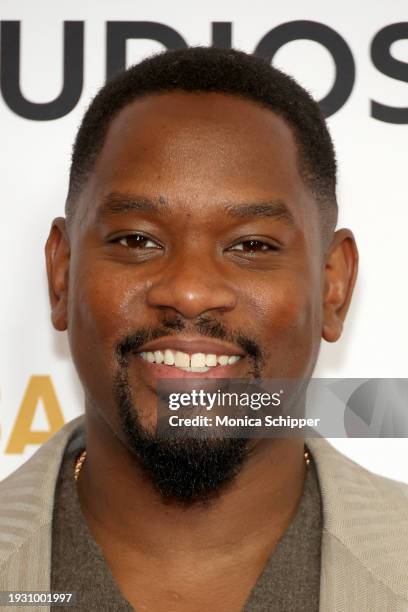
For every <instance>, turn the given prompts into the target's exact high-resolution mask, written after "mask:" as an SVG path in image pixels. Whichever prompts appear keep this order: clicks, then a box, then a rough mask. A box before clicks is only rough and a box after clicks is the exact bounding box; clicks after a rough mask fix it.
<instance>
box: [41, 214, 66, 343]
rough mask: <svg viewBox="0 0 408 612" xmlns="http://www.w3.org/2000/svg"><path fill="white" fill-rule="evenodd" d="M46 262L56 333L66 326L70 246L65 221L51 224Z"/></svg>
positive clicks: (57, 220)
mask: <svg viewBox="0 0 408 612" xmlns="http://www.w3.org/2000/svg"><path fill="white" fill-rule="evenodd" d="M45 257H46V261H47V275H48V293H49V296H50V303H51V320H52V323H53V325H54V327H55V329H57V330H58V331H65V330H66V329H67V325H68V312H67V306H68V283H69V259H70V246H69V239H68V234H67V229H66V224H65V219H63V218H62V217H58V218H57V219H54V221H53V222H52V226H51V230H50V234H49V236H48V240H47V243H46V245H45Z"/></svg>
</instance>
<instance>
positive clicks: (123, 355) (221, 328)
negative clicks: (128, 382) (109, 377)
mask: <svg viewBox="0 0 408 612" xmlns="http://www.w3.org/2000/svg"><path fill="white" fill-rule="evenodd" d="M186 330H187V324H186V322H185V321H184V320H183V319H182V318H181V317H176V318H174V319H166V320H164V321H163V323H162V324H161V325H160V326H158V327H140V328H139V329H137V330H135V332H134V333H132V334H129V335H127V336H126V337H125V338H123V339H122V340H121V341H120V342H119V343H118V344H117V346H116V356H117V359H118V361H119V363H120V364H121V365H126V364H127V361H128V359H129V357H130V356H131V355H134V354H135V353H137V352H138V351H139V349H140V348H141V347H142V346H143V345H144V344H145V343H146V342H151V341H152V340H157V339H158V338H162V337H163V336H168V335H169V331H170V332H173V333H172V334H171V335H174V336H176V335H177V334H179V333H181V332H184V331H186ZM189 331H194V332H195V333H197V334H198V335H201V336H203V337H207V338H216V339H217V340H225V341H226V342H231V343H232V344H237V345H238V346H240V347H241V348H242V350H243V351H245V353H246V354H247V355H248V356H249V357H251V358H252V359H254V360H255V361H256V362H258V363H259V362H262V361H263V354H262V349H261V347H260V346H259V344H258V342H257V341H256V340H254V339H253V338H250V337H249V336H247V335H246V334H245V333H244V332H242V331H241V330H234V331H230V330H228V329H227V328H226V327H225V325H224V324H223V323H221V322H220V321H217V320H215V319H212V318H210V317H204V316H201V317H199V318H198V319H197V321H196V323H195V325H194V327H193V329H192V330H189Z"/></svg>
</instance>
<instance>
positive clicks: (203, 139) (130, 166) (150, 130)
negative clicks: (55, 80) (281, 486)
mask: <svg viewBox="0 0 408 612" xmlns="http://www.w3.org/2000/svg"><path fill="white" fill-rule="evenodd" d="M112 192H114V193H137V194H139V195H142V196H147V197H154V198H164V199H166V201H168V202H171V203H173V204H174V205H175V206H176V205H177V206H180V207H181V208H185V207H190V208H191V206H195V209H196V210H197V211H198V210H199V209H200V208H201V207H203V206H205V207H206V209H207V210H208V207H211V205H214V206H217V211H220V204H221V203H222V202H225V203H231V202H232V203H234V202H242V201H245V200H247V199H249V200H252V201H255V200H257V201H262V200H268V199H271V198H272V199H279V200H284V201H285V202H287V203H288V206H289V207H290V208H292V211H291V212H292V213H293V214H294V216H296V217H298V218H299V221H301V218H303V217H304V216H305V211H306V210H307V208H308V206H309V204H310V202H309V201H310V200H311V195H310V194H309V193H308V191H307V189H306V187H305V185H304V183H303V180H302V179H301V176H300V174H299V168H298V155H297V145H296V141H295V138H294V135H293V133H292V130H291V128H290V127H289V126H288V124H287V123H286V122H285V121H284V120H283V119H282V118H281V117H279V116H278V115H276V114H275V113H273V112H272V111H271V110H269V109H267V108H264V107H262V106H260V105H258V104H256V103H255V102H252V101H248V100H246V99H241V98H238V97H236V96H230V95H224V94H219V93H182V92H175V93H166V94H155V95H150V96H145V97H143V98H140V99H137V100H135V101H134V102H132V103H130V104H129V105H127V106H126V107H125V108H124V109H123V110H122V111H121V112H120V113H119V114H118V115H117V116H116V117H115V118H114V119H113V121H112V122H111V125H110V126H109V129H108V132H107V134H106V138H105V142H104V146H103V148H102V151H101V153H100V154H99V156H98V159H97V162H96V164H95V167H94V170H93V172H92V175H91V177H90V180H89V181H88V185H87V187H86V189H85V194H86V195H87V196H88V197H87V198H86V199H87V205H88V206H92V207H97V206H98V203H100V202H102V201H103V200H104V199H105V198H106V197H107V196H108V194H109V193H112Z"/></svg>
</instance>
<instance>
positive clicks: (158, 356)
mask: <svg viewBox="0 0 408 612" xmlns="http://www.w3.org/2000/svg"><path fill="white" fill-rule="evenodd" d="M140 356H141V357H142V359H144V360H145V361H149V362H150V363H164V364H165V365H170V366H172V365H174V366H176V368H194V369H195V368H200V371H201V368H205V369H204V370H203V371H206V370H207V369H208V368H211V367H214V366H216V365H223V366H224V365H230V364H232V363H235V362H236V361H238V360H239V359H241V357H240V355H216V354H215V353H193V354H192V355H189V354H188V353H183V352H182V351H173V350H172V349H165V350H164V351H154V352H153V351H148V352H143V353H140Z"/></svg>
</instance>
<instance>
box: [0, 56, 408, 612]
mask: <svg viewBox="0 0 408 612" xmlns="http://www.w3.org/2000/svg"><path fill="white" fill-rule="evenodd" d="M335 187H336V164H335V157H334V152H333V147H332V143H331V139H330V136H329V133H328V130H327V127H326V125H325V122H324V119H323V118H322V116H321V114H320V111H319V109H318V107H317V105H316V103H315V102H313V100H312V99H311V98H310V96H309V95H308V94H307V93H306V92H305V91H304V90H303V89H302V88H301V87H299V85H297V84H296V83H295V82H294V81H293V80H292V79H291V78H289V77H288V76H286V75H284V74H282V73H281V72H279V71H277V70H275V69H273V68H271V67H270V66H269V65H267V64H266V63H264V62H263V61H262V60H260V59H257V58H254V57H251V56H248V55H246V54H244V53H241V52H237V51H224V50H215V49H206V48H195V49H189V50H184V51H175V52H168V53H164V54H161V55H158V56H156V57H153V58H150V59H147V60H145V61H144V62H142V63H141V64H139V65H136V66H134V67H133V68H131V69H129V70H128V71H127V72H125V73H123V74H122V75H120V76H119V77H117V78H116V79H114V80H113V81H111V82H110V83H108V84H107V85H106V86H105V87H104V88H103V89H102V90H101V91H100V92H99V93H98V95H97V96H96V98H95V99H94V100H93V102H92V104H91V106H90V107H89V109H88V111H87V113H86V115H85V117H84V119H83V122H82V125H81V127H80V129H79V132H78V135H77V138H76V142H75V145H74V151H73V158H72V166H71V175H70V186H69V194H68V198H67V206H66V219H62V218H58V219H55V220H54V222H53V224H52V228H51V232H50V236H49V239H48V242H47V247H46V255H47V269H48V278H49V290H50V299H51V306H52V321H53V324H54V327H55V328H56V329H57V330H60V331H64V330H66V329H67V330H68V335H69V340H70V346H71V350H72V355H73V359H74V362H75V365H76V368H77V370H78V374H79V377H80V379H81V382H82V385H83V388H84V393H85V421H84V422H83V421H82V419H79V420H76V421H74V422H72V423H69V424H68V425H66V426H65V427H64V428H63V429H62V430H61V431H60V432H59V433H58V434H57V435H56V436H54V437H53V438H52V439H51V440H50V441H49V442H48V443H47V444H45V445H44V446H43V447H42V448H41V449H40V450H39V451H38V452H37V454H36V455H34V457H33V458H32V459H31V460H30V461H29V462H28V463H27V464H25V465H24V466H23V467H22V468H20V469H19V470H18V471H17V472H16V473H15V474H12V475H11V476H10V477H9V478H8V479H6V480H5V481H4V482H3V483H2V485H1V489H0V500H1V501H0V529H1V532H0V565H1V578H0V587H1V589H0V590H3V591H5V590H7V591H28V590H36V591H39V590H41V591H48V590H51V591H54V592H57V591H58V592H74V593H76V603H75V607H76V609H80V610H92V609H95V610H96V609H98V610H101V609H102V610H131V609H136V610H152V611H155V612H162V611H166V612H172V611H178V612H179V611H180V612H184V611H188V612H195V611H203V610H209V611H218V610H220V611H223V612H224V611H225V612H229V611H236V610H242V609H245V610H279V611H291V610H294V611H296V610H321V611H325V612H326V611H332V610H335V611H343V610H345V611H357V610H358V611H359V612H362V611H367V612H374V611H378V612H380V611H381V612H383V611H385V610H390V611H391V610H393V611H397V610H408V589H407V582H408V581H407V573H408V535H407V534H408V504H407V498H406V495H407V487H405V486H404V485H402V484H400V483H394V482H392V481H388V480H386V479H383V478H380V477H378V476H375V475H373V474H371V473H369V472H368V471H366V470H364V469H363V468H361V467H359V466H357V465H356V464H355V463H353V462H352V461H350V460H349V459H347V458H346V457H344V456H342V455H341V454H340V453H338V452H337V451H335V450H334V449H333V448H332V447H331V446H330V445H329V444H328V443H327V442H326V441H325V440H323V439H319V440H316V439H311V440H308V441H307V448H306V451H305V447H304V440H302V439H300V438H299V437H292V438H279V439H258V440H248V439H242V438H238V439H229V438H226V437H222V436H221V437H218V438H216V439H215V440H214V439H213V440H210V439H208V438H207V439H206V438H204V439H198V438H197V439H195V440H194V439H175V440H172V439H166V438H161V437H159V436H158V434H157V428H156V422H157V381H158V380H159V379H161V378H173V379H176V380H178V379H186V380H189V379H190V378H194V379H197V378H202V379H205V380H207V381H208V379H211V378H229V379H254V378H256V379H259V378H263V379H266V378H271V379H272V378H273V379H308V378H310V376H311V374H312V372H313V368H314V366H315V363H316V359H317V355H318V351H319V345H320V339H321V337H323V338H324V339H325V340H327V341H329V342H333V341H336V340H337V339H338V338H339V336H340V334H341V331H342V326H343V321H344V318H345V315H346V312H347V309H348V305H349V302H350V299H351V294H352V290H353V285H354V281H355V276H356V269H357V249H356V246H355V242H354V238H353V235H352V233H351V232H350V231H349V230H345V229H342V230H337V231H335V225H336V220H337V204H336V193H335ZM45 609H47V608H46V607H45Z"/></svg>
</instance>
